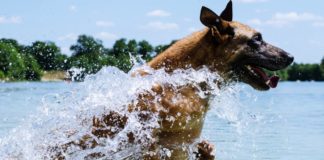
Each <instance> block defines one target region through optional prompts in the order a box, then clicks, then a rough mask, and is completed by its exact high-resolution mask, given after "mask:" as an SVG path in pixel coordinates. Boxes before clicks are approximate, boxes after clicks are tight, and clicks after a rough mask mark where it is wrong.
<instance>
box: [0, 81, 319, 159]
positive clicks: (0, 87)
mask: <svg viewBox="0 0 324 160" xmlns="http://www.w3.org/2000/svg"><path fill="white" fill-rule="evenodd" d="M77 85H78V84H76V83H66V82H51V83H39V82H28V83H27V82H21V83H0V142H1V138H2V139H5V137H7V136H8V134H9V133H10V131H11V130H12V129H14V128H16V127H17V126H19V125H20V124H24V123H23V122H24V119H28V117H29V115H31V114H34V113H35V112H37V108H38V107H39V106H41V105H42V103H44V102H43V101H44V97H46V96H50V95H53V94H56V93H63V92H66V91H69V90H71V89H73V87H75V86H77ZM240 86H241V90H240V93H239V94H238V95H239V101H238V102H237V101H235V103H239V105H238V106H239V108H236V110H234V111H233V112H236V113H237V114H239V116H238V117H239V120H236V121H235V122H232V121H230V120H228V118H220V117H217V115H216V114H217V113H213V112H211V113H210V114H208V117H207V120H206V123H205V126H204V131H203V135H202V137H203V138H206V139H208V140H209V141H211V142H213V143H214V144H215V145H216V150H217V151H216V156H217V159H219V160H228V159H235V160H251V159H256V160H260V159H266V160H323V159H324V83H315V82H308V83H296V82H283V83H280V84H279V86H278V88H277V89H273V90H271V91H268V92H258V91H255V90H253V89H251V88H250V87H249V86H245V85H240ZM229 103H230V102H229ZM0 159H1V158H0Z"/></svg>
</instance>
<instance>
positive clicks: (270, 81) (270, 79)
mask: <svg viewBox="0 0 324 160" xmlns="http://www.w3.org/2000/svg"><path fill="white" fill-rule="evenodd" d="M245 67H246V69H247V70H248V71H249V73H250V75H252V76H254V77H255V78H256V79H259V80H261V81H263V82H264V83H265V84H266V85H268V86H269V87H270V88H276V87H277V85H278V82H279V80H280V78H279V77H278V76H276V75H273V76H268V75H267V74H266V72H265V71H264V70H263V68H261V67H257V66H252V65H246V66H245Z"/></svg>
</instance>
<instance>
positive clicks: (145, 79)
mask: <svg viewBox="0 0 324 160" xmlns="http://www.w3.org/2000/svg"><path fill="white" fill-rule="evenodd" d="M142 68H143V69H145V70H146V71H147V72H149V73H150V74H149V75H147V76H135V77H132V76H131V73H129V74H126V73H124V72H122V71H121V70H119V69H117V68H115V67H105V68H103V69H102V70H101V71H99V72H98V73H97V74H95V75H91V76H88V77H86V79H85V81H84V82H82V83H79V84H77V85H76V86H75V87H74V89H73V90H71V91H70V92H67V93H60V94H51V95H46V96H44V98H43V100H42V102H43V103H42V106H41V107H40V108H39V111H38V112H37V113H35V114H34V115H33V116H31V117H30V118H29V119H27V120H26V121H25V122H24V123H23V124H21V126H19V127H17V128H16V129H14V130H13V131H11V132H10V134H9V135H8V136H7V137H5V138H3V139H0V157H2V158H3V159H19V160H20V159H22V160H24V159H26V160H27V159H35V160H37V159H49V157H50V156H51V154H52V153H50V152H49V151H48V149H49V148H51V147H53V146H60V145H62V144H66V143H68V142H71V141H77V140H79V139H81V137H82V136H84V135H91V127H92V118H93V117H94V116H96V117H100V116H102V115H103V114H105V113H109V112H110V111H114V112H117V113H119V114H121V115H127V117H128V121H127V124H126V126H125V127H124V128H123V129H122V130H121V131H119V133H118V134H117V136H115V137H114V138H110V139H109V138H108V139H100V140H98V139H97V140H98V142H100V144H101V145H100V146H98V147H95V148H93V149H86V150H80V149H78V148H69V151H68V154H67V155H66V156H67V159H83V158H84V157H85V156H86V155H88V154H90V153H96V152H101V153H105V154H106V155H107V157H106V158H108V159H123V158H125V157H130V156H132V157H135V158H136V157H137V158H139V157H140V156H141V154H140V153H141V152H142V150H141V149H142V147H143V146H145V145H149V144H150V143H151V142H153V141H154V140H155V139H154V137H153V136H152V131H153V130H154V129H156V128H159V123H158V120H159V117H158V116H157V115H156V114H154V113H151V114H150V118H149V119H148V120H147V121H145V123H143V121H141V120H140V118H139V116H138V114H139V113H137V112H131V113H129V112H128V111H127V106H128V105H129V104H130V103H131V102H134V103H136V98H137V96H138V94H139V93H142V92H143V91H150V90H151V88H152V86H153V85H155V84H165V83H168V84H171V85H172V86H174V88H176V87H177V86H184V85H187V84H192V85H195V86H197V87H198V88H199V85H198V84H199V83H201V82H206V83H207V88H209V90H208V92H210V94H211V97H212V99H211V110H212V111H211V112H213V113H215V114H216V115H217V116H218V117H219V118H222V119H226V120H228V121H231V122H236V121H238V108H237V107H235V106H237V105H236V103H237V99H235V96H234V95H236V94H237V93H238V90H237V88H236V87H233V86H228V87H224V88H222V89H219V88H218V86H217V84H216V83H214V82H215V81H222V78H221V77H220V76H219V75H218V74H217V73H214V72H211V71H210V70H208V69H207V68H202V69H200V70H193V69H188V70H176V71H175V72H174V73H173V74H168V73H166V72H165V71H164V70H163V69H160V70H152V69H150V68H149V67H145V66H144V67H142ZM136 69H138V68H133V69H132V71H134V70H136ZM132 71H131V72H132ZM198 94H199V95H200V96H201V97H203V96H205V94H204V91H202V90H201V91H199V92H198ZM156 98H158V97H156ZM175 100H176V99H175ZM188 119H190V117H188ZM172 120H173V121H174V117H170V121H172ZM130 131H131V132H132V133H134V137H135V139H136V140H135V141H137V143H135V144H134V145H130V144H128V143H127V139H128V137H127V133H129V132H130ZM93 138H96V137H93ZM164 152H165V153H166V156H170V154H171V152H169V151H167V150H165V151H164Z"/></svg>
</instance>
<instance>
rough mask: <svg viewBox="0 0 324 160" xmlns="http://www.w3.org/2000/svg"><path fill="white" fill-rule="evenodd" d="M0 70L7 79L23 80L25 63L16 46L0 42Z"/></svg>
mask: <svg viewBox="0 0 324 160" xmlns="http://www.w3.org/2000/svg"><path fill="white" fill-rule="evenodd" d="M0 71H1V72H3V74H4V75H5V76H6V77H7V78H8V79H9V80H23V79H24V78H25V65H24V61H23V59H22V57H21V55H20V54H19V53H18V52H17V50H16V48H15V47H14V46H13V45H11V44H8V43H0Z"/></svg>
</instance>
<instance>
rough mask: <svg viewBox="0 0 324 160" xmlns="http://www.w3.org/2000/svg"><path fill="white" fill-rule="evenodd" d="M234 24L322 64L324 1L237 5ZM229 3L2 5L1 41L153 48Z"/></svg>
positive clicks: (79, 0) (245, 0)
mask: <svg viewBox="0 0 324 160" xmlns="http://www.w3.org/2000/svg"><path fill="white" fill-rule="evenodd" d="M233 2H234V20H235V21H240V22H242V23H245V24H248V25H250V26H252V27H254V28H257V29H258V30H260V31H261V32H262V33H263V37H264V39H265V40H266V41H268V42H270V43H272V44H275V45H277V46H279V47H281V48H283V49H285V50H286V51H288V52H290V53H291V54H293V55H294V56H295V60H296V62H303V63H318V62H320V60H321V58H322V57H323V56H324V39H323V38H324V1H323V0H312V1H309V0H233ZM226 3H227V0H217V1H215V0H199V1H198V0H177V1H174V0H138V1H134V0H118V1H117V0H115V1H113V0H92V1H89V0H53V1H49V0H48V1H45V0H28V1H21V0H10V1H2V2H1V9H0V38H14V39H17V40H18V41H19V42H20V43H22V44H26V45H29V44H31V43H32V42H33V41H35V40H50V41H54V42H55V43H56V44H57V45H58V46H60V47H61V48H62V51H63V52H64V53H70V52H69V46H70V45H71V44H74V43H75V41H76V38H77V36H78V35H80V34H88V35H91V36H94V37H96V38H98V39H101V40H102V41H103V42H104V44H105V46H107V47H111V46H112V44H113V42H114V41H115V40H116V39H118V38H127V39H136V40H143V39H145V40H148V41H149V42H150V43H152V44H153V45H157V44H167V43H169V42H170V41H171V40H174V39H180V38H182V37H184V36H186V35H188V34H190V33H191V32H193V31H196V30H200V29H202V28H203V25H202V24H201V23H200V21H199V13H200V8H201V6H202V5H205V6H207V7H209V8H211V9H212V10H214V11H215V12H216V13H220V12H221V11H222V10H223V9H224V7H225V5H226Z"/></svg>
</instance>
